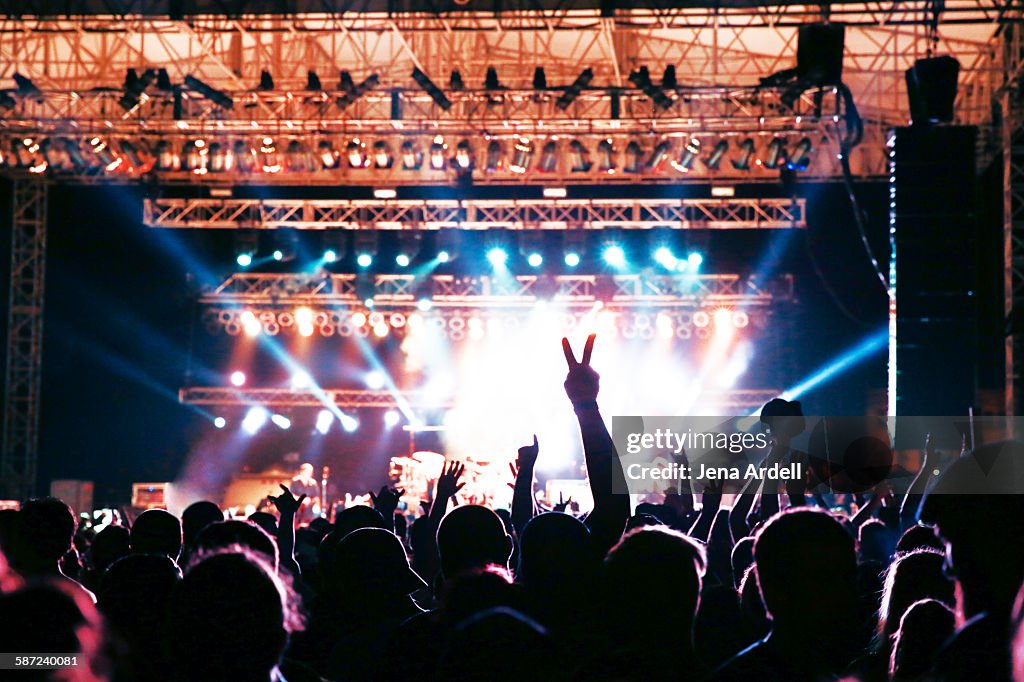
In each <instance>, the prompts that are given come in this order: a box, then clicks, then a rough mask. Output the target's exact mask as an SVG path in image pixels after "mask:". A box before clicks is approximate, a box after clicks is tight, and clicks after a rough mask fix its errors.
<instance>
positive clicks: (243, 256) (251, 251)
mask: <svg viewBox="0 0 1024 682" xmlns="http://www.w3.org/2000/svg"><path fill="white" fill-rule="evenodd" d="M258 242H259V237H257V235H256V233H255V232H251V231H240V232H238V233H237V234H236V235H235V262H236V263H238V265H239V266H240V267H243V268H247V267H249V266H250V265H252V260H253V257H254V256H255V255H256V246H257V244H258Z"/></svg>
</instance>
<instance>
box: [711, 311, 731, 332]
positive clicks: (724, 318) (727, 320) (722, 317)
mask: <svg viewBox="0 0 1024 682" xmlns="http://www.w3.org/2000/svg"><path fill="white" fill-rule="evenodd" d="M714 320H715V329H731V328H732V311H731V310H729V309H728V308H719V309H718V310H716V311H715V315H714Z"/></svg>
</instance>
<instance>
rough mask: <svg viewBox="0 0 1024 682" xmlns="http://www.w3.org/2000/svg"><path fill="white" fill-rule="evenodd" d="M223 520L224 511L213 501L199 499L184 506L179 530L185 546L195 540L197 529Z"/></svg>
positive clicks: (193, 542) (192, 543)
mask: <svg viewBox="0 0 1024 682" xmlns="http://www.w3.org/2000/svg"><path fill="white" fill-rule="evenodd" d="M223 520H224V512H222V511H221V509H220V507H218V506H217V505H216V504H214V503H213V502H210V501H209V500H200V501H199V502H193V503H192V504H190V505H189V506H187V507H185V511H183V512H182V513H181V530H182V533H183V535H184V538H185V546H186V547H192V546H193V545H194V544H195V542H196V536H198V535H199V531H201V530H202V529H204V528H206V527H207V526H209V525H210V524H211V523H217V522H218V521H223Z"/></svg>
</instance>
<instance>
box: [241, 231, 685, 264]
mask: <svg viewBox="0 0 1024 682" xmlns="http://www.w3.org/2000/svg"><path fill="white" fill-rule="evenodd" d="M279 232H280V234H278V235H274V236H271V237H269V238H268V241H269V242H270V244H269V246H270V247H271V248H269V249H265V250H264V251H261V250H260V235H259V234H257V233H256V232H253V231H240V232H239V234H238V235H237V236H236V239H235V262H236V263H237V264H238V266H239V267H241V268H251V267H259V266H261V265H264V264H267V263H270V262H272V261H273V262H284V261H291V260H294V259H295V258H296V255H297V253H298V251H299V249H298V235H297V234H296V233H295V232H294V231H279ZM394 239H395V243H396V244H395V249H394V253H393V258H394V265H395V266H397V267H398V268H400V269H403V268H408V267H410V266H413V265H416V264H420V263H421V262H422V263H423V264H427V265H433V266H437V265H441V264H445V263H448V262H449V261H451V260H453V259H454V258H455V257H456V255H457V254H459V253H460V251H461V245H460V241H461V235H459V234H458V231H457V230H440V231H439V232H438V234H437V238H436V250H435V251H434V252H433V255H432V256H430V255H428V254H421V250H422V249H421V243H422V237H421V235H420V234H418V233H416V232H414V231H403V232H400V233H399V234H397V235H396V236H395V238H394ZM560 239H561V244H560V247H561V250H560V255H561V256H562V262H563V263H564V264H565V266H566V267H568V268H570V269H571V268H576V267H578V266H579V265H580V264H581V263H583V259H584V257H585V256H586V253H587V249H586V235H584V234H581V233H580V232H579V231H572V230H567V231H565V232H564V233H563V234H562V235H560ZM515 240H516V241H517V242H518V254H519V256H520V257H521V259H522V263H525V265H527V266H529V267H530V268H531V269H533V270H537V269H539V268H541V267H542V266H543V265H544V262H545V254H546V253H547V254H550V252H551V248H549V247H550V246H551V244H550V243H546V241H545V240H546V235H545V233H543V232H539V231H524V232H521V233H518V234H517V235H516V236H515ZM351 241H352V247H351V253H352V255H353V258H354V262H355V264H356V265H357V266H358V267H359V268H360V269H362V270H366V269H368V268H370V267H371V266H373V265H374V263H375V262H376V259H377V257H378V255H379V252H380V235H379V234H378V233H377V232H374V231H372V230H360V231H355V232H354V233H353V235H352V239H351ZM488 241H489V244H488V246H487V247H486V248H485V249H484V251H483V257H484V258H485V259H486V261H487V262H488V263H489V264H490V266H491V267H492V268H494V269H495V270H496V271H504V270H506V269H508V268H510V267H514V266H516V265H520V264H521V263H517V262H515V260H514V258H515V250H514V249H513V248H512V247H511V245H510V244H508V243H503V242H508V241H509V240H508V239H504V238H502V237H500V236H498V234H497V233H496V232H494V233H491V234H490V235H488ZM675 241H676V238H675V235H673V234H671V233H667V231H666V230H660V229H659V230H651V231H650V234H649V238H648V240H647V244H648V246H649V247H650V258H651V260H652V261H653V262H654V263H655V264H657V265H658V266H660V267H661V268H663V269H664V270H665V271H666V272H671V273H689V274H696V273H697V272H698V271H699V270H700V267H701V265H702V264H703V263H704V256H703V255H702V254H701V253H700V252H699V251H694V250H689V251H687V252H686V253H680V252H679V248H678V245H677V244H675V243H674V242H675ZM348 247H349V244H348V234H347V232H346V231H340V230H338V231H331V232H328V233H325V234H324V236H323V251H322V252H321V256H320V258H319V263H318V265H319V266H329V265H332V264H335V263H340V262H341V261H342V260H343V259H344V258H345V256H346V255H347V254H348V253H349V252H350V250H349V248H348ZM598 253H599V256H600V259H601V261H602V262H603V264H604V265H606V266H608V267H611V268H613V269H615V270H625V269H627V268H630V267H631V266H633V265H640V264H641V263H640V261H641V260H642V259H643V256H642V250H638V249H637V248H635V247H631V246H629V245H627V244H625V242H624V241H623V240H622V239H621V238H620V237H617V236H611V237H605V238H603V239H602V241H601V244H600V248H599V252H598Z"/></svg>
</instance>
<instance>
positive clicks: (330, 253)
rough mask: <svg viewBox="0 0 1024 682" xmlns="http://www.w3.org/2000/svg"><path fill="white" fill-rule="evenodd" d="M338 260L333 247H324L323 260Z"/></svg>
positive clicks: (332, 261)
mask: <svg viewBox="0 0 1024 682" xmlns="http://www.w3.org/2000/svg"><path fill="white" fill-rule="evenodd" d="M337 260H338V252H337V251H335V250H334V249H324V262H325V263H334V262H335V261H337Z"/></svg>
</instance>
